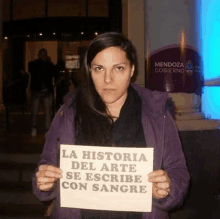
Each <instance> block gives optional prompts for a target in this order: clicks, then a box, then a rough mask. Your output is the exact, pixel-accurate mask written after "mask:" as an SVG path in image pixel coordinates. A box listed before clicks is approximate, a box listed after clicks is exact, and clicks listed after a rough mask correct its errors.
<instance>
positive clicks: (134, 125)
mask: <svg viewBox="0 0 220 219" xmlns="http://www.w3.org/2000/svg"><path fill="white" fill-rule="evenodd" d="M141 107H142V100H141V97H140V96H139V95H138V93H137V92H136V91H135V90H134V88H132V87H131V86H130V87H129V89H128V97H127V99H126V101H125V103H124V105H123V107H122V109H121V111H120V115H119V118H118V119H117V120H116V121H115V122H114V123H113V129H112V130H113V136H114V140H113V141H114V146H115V147H146V142H145V138H144V132H143V127H142V124H141ZM81 214H82V219H142V213H141V212H120V211H99V210H86V209H82V210H81Z"/></svg>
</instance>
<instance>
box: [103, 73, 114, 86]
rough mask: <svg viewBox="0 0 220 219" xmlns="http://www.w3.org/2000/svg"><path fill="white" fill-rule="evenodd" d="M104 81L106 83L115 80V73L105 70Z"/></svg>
mask: <svg viewBox="0 0 220 219" xmlns="http://www.w3.org/2000/svg"><path fill="white" fill-rule="evenodd" d="M104 81H105V83H106V84H110V83H111V82H112V81H113V75H112V72H111V71H106V72H105V76H104Z"/></svg>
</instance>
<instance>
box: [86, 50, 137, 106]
mask: <svg viewBox="0 0 220 219" xmlns="http://www.w3.org/2000/svg"><path fill="white" fill-rule="evenodd" d="M90 71H91V77H92V80H93V83H94V85H95V89H96V91H97V92H98V94H99V95H100V97H101V98H102V100H103V101H104V103H105V104H106V105H107V106H114V105H115V104H116V105H117V104H119V105H121V106H122V105H123V103H124V101H125V99H126V97H127V90H128V86H129V83H130V79H131V77H132V76H133V74H134V65H133V66H131V65H130V61H129V60H128V59H127V57H126V53H125V52H124V51H123V50H122V49H120V48H119V47H109V48H107V49H104V50H103V51H101V52H100V53H98V54H97V55H96V56H95V58H94V59H93V60H92V62H91V69H90ZM116 105H115V106H116Z"/></svg>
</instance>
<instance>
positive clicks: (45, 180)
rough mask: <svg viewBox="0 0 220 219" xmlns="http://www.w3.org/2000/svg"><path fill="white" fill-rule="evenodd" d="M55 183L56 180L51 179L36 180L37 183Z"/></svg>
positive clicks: (41, 178) (40, 178)
mask: <svg viewBox="0 0 220 219" xmlns="http://www.w3.org/2000/svg"><path fill="white" fill-rule="evenodd" d="M56 181H57V178H52V177H39V178H38V179H37V182H38V183H52V182H56Z"/></svg>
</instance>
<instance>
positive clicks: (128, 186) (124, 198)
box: [60, 145, 153, 212]
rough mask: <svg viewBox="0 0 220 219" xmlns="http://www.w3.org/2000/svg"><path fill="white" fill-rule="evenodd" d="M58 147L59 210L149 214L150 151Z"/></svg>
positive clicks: (93, 147) (151, 161) (150, 189)
mask: <svg viewBox="0 0 220 219" xmlns="http://www.w3.org/2000/svg"><path fill="white" fill-rule="evenodd" d="M60 147H61V148H60V168H61V169H62V170H63V177H62V178H61V180H60V196H61V197H60V200H61V207H68V208H83V209H96V210H112V211H136V212H151V210H152V183H150V182H148V176H147V175H148V174H149V173H150V172H152V171H153V148H124V147H97V146H79V145H61V146H60Z"/></svg>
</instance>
